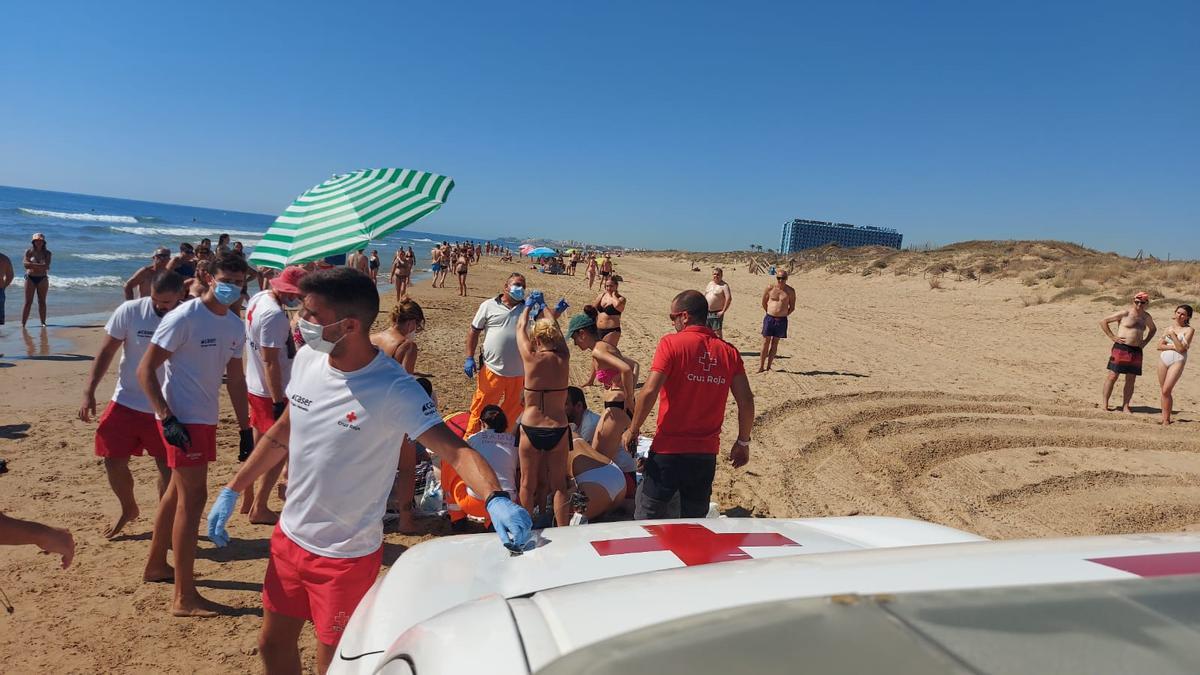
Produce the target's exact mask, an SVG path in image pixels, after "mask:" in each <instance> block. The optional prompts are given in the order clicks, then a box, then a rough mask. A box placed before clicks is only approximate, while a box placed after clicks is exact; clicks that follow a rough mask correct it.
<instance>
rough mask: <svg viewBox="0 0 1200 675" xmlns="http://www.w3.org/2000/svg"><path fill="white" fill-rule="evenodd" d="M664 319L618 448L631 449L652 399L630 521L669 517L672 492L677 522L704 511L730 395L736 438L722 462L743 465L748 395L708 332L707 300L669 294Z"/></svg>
mask: <svg viewBox="0 0 1200 675" xmlns="http://www.w3.org/2000/svg"><path fill="white" fill-rule="evenodd" d="M670 319H671V323H672V324H673V325H674V326H675V333H674V334H672V335H666V336H664V337H663V338H662V339H661V340H659V342H658V348H657V349H655V350H654V361H653V362H652V363H651V364H650V377H649V378H647V379H646V384H645V386H643V387H642V390H641V392H640V393H638V396H637V406H636V408H635V409H634V413H633V423H632V424H631V425H630V426H629V430H628V431H626V432H625V438H624V440H625V445H626V447H633V445H635V444H636V443H637V438H638V434H639V432H640V430H641V428H642V424H644V423H645V421H646V417H648V416H649V415H650V410H651V409H653V407H654V397H656V396H658V397H659V401H660V406H659V412H658V427H657V429H656V431H655V434H654V442H653V443H652V444H651V445H650V456H649V457H648V458H647V459H646V463H645V467H644V471H643V474H644V475H643V480H642V483H641V484H640V485H639V486H638V494H637V505H636V507H635V509H634V518H635V519H637V520H645V519H657V518H668V517H670V515H671V514H670V513H668V509H669V507H670V505H671V501H672V499H673V498H674V497H675V495H676V493H678V494H679V501H680V508H679V510H680V516H682V517H684V518H703V517H704V515H705V514H707V513H708V500H709V498H710V497H711V496H712V481H713V475H714V474H715V473H716V469H717V454H718V453H719V452H720V447H721V424H722V422H724V420H725V404H726V402H727V401H728V399H729V393H730V392H733V400H734V401H735V402H737V407H738V437H737V441H736V442H735V443H734V444H733V447H732V448H731V449H730V451H729V459H730V461H731V462H732V463H733V466H734V467H740V466H744V465H745V464H746V463H747V462H749V461H750V429H751V427H752V426H753V425H754V394H753V393H752V392H751V391H750V381H749V380H748V379H746V368H745V366H744V365H742V357H741V356H740V355H739V354H738V351H737V348H736V347H734V346H733V345H731V344H729V343H728V342H725V341H724V340H721V339H720V338H718V337H717V335H716V333H714V332H713V331H712V329H710V328H708V326H707V325H706V324H707V322H708V301H707V300H706V299H705V298H704V295H703V294H701V293H700V292H699V291H684V292H682V293H680V294H679V295H677V296H675V299H674V300H672V301H671V314H670Z"/></svg>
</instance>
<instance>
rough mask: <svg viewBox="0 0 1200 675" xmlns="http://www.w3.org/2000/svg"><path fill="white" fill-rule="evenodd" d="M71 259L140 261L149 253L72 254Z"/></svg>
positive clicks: (148, 255)
mask: <svg viewBox="0 0 1200 675" xmlns="http://www.w3.org/2000/svg"><path fill="white" fill-rule="evenodd" d="M71 257H72V258H79V259H80V260H100V261H110V260H141V259H142V258H149V257H150V254H149V253H72V254H71Z"/></svg>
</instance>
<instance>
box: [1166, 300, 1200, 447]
mask: <svg viewBox="0 0 1200 675" xmlns="http://www.w3.org/2000/svg"><path fill="white" fill-rule="evenodd" d="M1191 322H1192V306H1191V305H1180V306H1178V307H1176V308H1175V321H1174V322H1173V323H1172V324H1171V327H1170V328H1168V329H1167V330H1166V331H1165V332H1164V333H1163V336H1162V339H1161V340H1159V343H1158V349H1159V352H1158V386H1159V388H1160V389H1161V390H1162V423H1163V424H1164V425H1167V424H1170V423H1171V406H1172V405H1173V404H1174V403H1175V397H1174V395H1173V392H1174V391H1175V385H1176V384H1178V383H1179V378H1180V377H1181V376H1182V375H1183V367H1184V366H1186V365H1187V356H1188V346H1189V345H1191V344H1192V338H1193V337H1195V335H1196V329H1195V328H1192V327H1191Z"/></svg>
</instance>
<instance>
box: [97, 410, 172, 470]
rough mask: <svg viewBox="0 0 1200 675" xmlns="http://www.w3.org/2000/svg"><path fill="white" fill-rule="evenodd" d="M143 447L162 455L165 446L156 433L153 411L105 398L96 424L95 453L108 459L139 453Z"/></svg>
mask: <svg viewBox="0 0 1200 675" xmlns="http://www.w3.org/2000/svg"><path fill="white" fill-rule="evenodd" d="M143 451H144V452H146V453H149V454H150V456H151V457H166V456H167V446H166V445H164V444H163V440H162V434H161V433H159V429H158V421H157V420H155V419H154V414H153V413H146V412H142V411H140V410H134V409H133V408H130V407H127V406H123V405H121V404H120V403H117V402H116V401H109V402H108V407H107V408H105V409H104V412H103V413H102V414H101V415H100V426H98V427H96V456H97V457H109V458H111V459H121V458H129V457H132V456H134V455H137V456H138V457H141V456H142V454H143Z"/></svg>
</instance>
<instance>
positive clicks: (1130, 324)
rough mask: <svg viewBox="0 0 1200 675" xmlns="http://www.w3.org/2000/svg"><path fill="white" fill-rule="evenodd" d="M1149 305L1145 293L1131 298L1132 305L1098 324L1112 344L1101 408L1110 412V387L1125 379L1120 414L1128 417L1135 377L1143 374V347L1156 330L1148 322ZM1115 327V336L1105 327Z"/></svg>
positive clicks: (1148, 298)
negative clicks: (1111, 324)
mask: <svg viewBox="0 0 1200 675" xmlns="http://www.w3.org/2000/svg"><path fill="white" fill-rule="evenodd" d="M1149 304H1150V295H1149V294H1148V293H1146V292H1145V291H1142V292H1141V293H1138V294H1137V295H1135V296H1133V305H1132V306H1131V307H1129V308H1128V309H1123V310H1121V311H1119V312H1116V313H1114V314H1110V315H1109V316H1106V317H1104V319H1102V320H1101V321H1100V330H1102V331H1104V334H1105V335H1107V336H1108V339H1110V340H1112V350H1111V352H1110V353H1109V357H1108V373H1107V374H1106V375H1105V377H1104V387H1103V390H1102V392H1101V399H1100V407H1101V408H1103V409H1104V410H1110V408H1109V407H1108V399H1109V398H1110V397H1111V396H1112V390H1113V385H1114V384H1116V383H1117V378H1118V377H1120V376H1121V375H1124V376H1125V390H1124V393H1123V394H1122V396H1121V410H1123V411H1125V412H1127V413H1131V412H1133V410H1132V409H1130V407H1129V401H1130V399H1132V398H1133V385H1134V382H1135V381H1136V378H1137V376H1138V375H1141V374H1142V347H1143V346H1145V345H1146V343H1148V342H1149V341H1150V340H1152V339H1153V338H1154V333H1155V332H1157V331H1158V328H1156V327H1155V325H1154V319H1152V318H1150V314H1149V312H1147V311H1146V306H1147V305H1149ZM1114 322H1115V323H1116V324H1117V333H1116V335H1114V334H1113V332H1112V329H1111V328H1109V327H1108V324H1110V323H1114Z"/></svg>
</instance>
